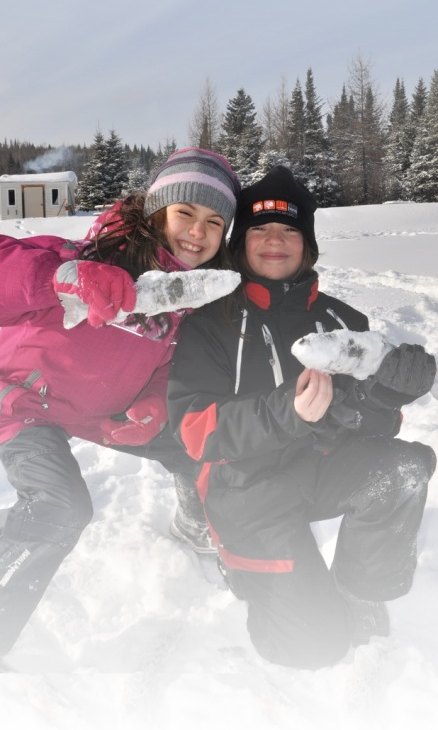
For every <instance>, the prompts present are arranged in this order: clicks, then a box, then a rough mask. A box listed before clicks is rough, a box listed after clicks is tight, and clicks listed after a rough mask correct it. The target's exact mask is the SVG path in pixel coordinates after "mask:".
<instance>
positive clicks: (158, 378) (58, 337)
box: [0, 236, 187, 444]
mask: <svg viewBox="0 0 438 730" xmlns="http://www.w3.org/2000/svg"><path fill="white" fill-rule="evenodd" d="M83 245H84V244H83V242H72V241H66V240H64V239H62V238H58V237H56V236H34V237H31V238H22V239H15V238H12V237H9V236H0V267H1V272H2V276H1V279H2V283H1V286H0V442H4V441H7V440H9V439H11V438H13V437H14V436H15V435H16V434H17V433H18V432H19V431H20V430H22V429H23V428H26V427H29V426H36V425H48V424H50V425H57V426H60V427H61V428H63V429H64V430H65V431H66V432H67V433H68V434H69V435H72V436H78V437H80V438H84V439H87V440H90V441H95V442H96V443H104V444H108V443H111V437H109V436H108V423H110V424H111V423H112V421H108V419H110V418H111V416H112V415H114V414H119V413H122V412H125V411H126V410H127V409H128V408H129V407H130V406H132V405H133V404H135V403H138V402H143V401H144V399H145V397H146V398H148V397H149V395H150V396H151V397H152V400H153V402H154V404H155V405H156V403H157V398H158V399H159V403H160V407H159V409H158V411H159V414H157V416H156V419H157V423H156V425H155V429H152V430H154V431H155V433H158V432H159V431H160V430H161V428H162V427H163V422H165V421H166V420H167V410H166V390H167V374H168V365H169V362H170V360H171V358H172V354H173V347H174V345H175V337H176V334H177V330H178V328H179V325H180V323H181V321H182V316H183V314H184V313H183V312H175V313H172V314H170V315H168V321H169V322H170V327H169V329H168V331H166V333H165V334H164V337H162V338H161V339H157V335H160V334H161V333H160V332H157V325H156V324H155V323H154V322H153V321H152V320H149V319H147V320H146V323H147V324H150V325H151V328H147V327H144V326H143V327H142V326H141V325H140V326H139V325H138V324H137V323H135V324H133V325H132V326H131V327H129V317H128V320H127V321H126V322H125V323H124V324H123V325H122V326H114V325H105V326H103V327H100V328H98V329H95V328H93V327H91V326H90V325H89V324H88V323H87V322H82V323H81V324H79V325H77V326H76V327H74V328H73V329H70V330H66V329H64V327H63V315H64V310H63V308H62V306H61V304H60V302H59V301H58V298H57V296H56V294H55V292H54V291H53V288H52V278H53V275H54V273H55V271H56V269H57V268H58V266H60V264H62V263H63V262H64V261H67V260H69V259H75V258H78V253H79V251H80V249H81V247H82V246H83ZM160 252H161V264H162V267H161V268H162V269H163V270H165V271H179V270H184V269H186V268H187V267H186V266H185V265H184V264H183V263H182V262H181V261H179V260H178V259H176V258H175V257H174V256H172V255H171V254H170V253H168V252H167V251H166V250H165V249H160ZM125 325H126V328H125ZM158 329H159V327H158ZM154 338H155V339H154ZM155 411H156V408H155ZM155 411H154V412H155ZM155 433H154V434H153V435H155ZM151 437H152V436H150V435H149V438H151ZM146 440H148V439H146ZM128 443H129V442H128Z"/></svg>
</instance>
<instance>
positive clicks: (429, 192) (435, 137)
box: [407, 70, 438, 202]
mask: <svg viewBox="0 0 438 730" xmlns="http://www.w3.org/2000/svg"><path fill="white" fill-rule="evenodd" d="M411 160H412V161H411V166H410V168H409V172H408V175H407V183H408V189H409V192H410V194H411V197H412V198H413V200H417V201H424V202H436V201H438V70H436V71H434V73H433V76H432V80H431V83H430V88H429V95H428V99H427V105H426V109H425V112H424V114H423V116H422V117H421V120H420V126H419V129H418V133H417V136H416V139H415V142H414V147H413V150H412V158H411Z"/></svg>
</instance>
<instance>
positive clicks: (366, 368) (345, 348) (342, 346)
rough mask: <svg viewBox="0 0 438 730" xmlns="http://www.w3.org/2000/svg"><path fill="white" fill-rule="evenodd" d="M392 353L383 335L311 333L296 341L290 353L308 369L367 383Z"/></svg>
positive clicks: (346, 331)
mask: <svg viewBox="0 0 438 730" xmlns="http://www.w3.org/2000/svg"><path fill="white" fill-rule="evenodd" d="M391 349H392V345H390V344H389V343H388V342H387V341H386V339H385V338H384V337H383V336H382V335H381V334H380V332H352V331H351V330H347V329H342V330H335V331H334V332H321V333H317V332H311V333H310V334H308V335H306V336H305V337H301V339H299V340H297V341H296V342H294V343H293V345H292V347H291V352H292V354H293V355H295V357H296V358H297V360H299V361H300V363H301V364H302V365H304V366H305V367H306V368H313V369H314V370H322V371H323V372H325V373H331V374H334V373H343V374H344V375H354V377H355V378H357V379H358V380H365V378H367V377H368V376H369V375H373V374H374V373H375V372H377V370H378V368H379V367H380V365H381V363H382V360H383V358H384V357H385V355H386V354H387V353H388V352H389V351H390V350H391Z"/></svg>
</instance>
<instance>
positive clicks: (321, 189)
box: [304, 69, 336, 205]
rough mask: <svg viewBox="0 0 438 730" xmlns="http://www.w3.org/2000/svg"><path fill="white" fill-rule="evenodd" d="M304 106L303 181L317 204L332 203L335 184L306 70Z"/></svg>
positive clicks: (317, 104)
mask: <svg viewBox="0 0 438 730" xmlns="http://www.w3.org/2000/svg"><path fill="white" fill-rule="evenodd" d="M305 99H306V101H305V107H304V122H305V128H304V182H305V183H306V185H307V187H308V188H309V190H311V192H312V193H313V194H314V196H315V198H316V200H317V202H318V204H319V205H332V204H333V203H334V202H335V198H336V195H335V189H336V183H335V181H334V178H333V176H332V173H331V170H330V156H329V150H328V143H327V139H326V136H325V132H324V127H323V124H322V117H321V106H322V102H321V100H320V99H319V98H318V96H317V93H316V89H315V83H314V79H313V73H312V70H311V69H309V70H308V71H307V78H306V91H305Z"/></svg>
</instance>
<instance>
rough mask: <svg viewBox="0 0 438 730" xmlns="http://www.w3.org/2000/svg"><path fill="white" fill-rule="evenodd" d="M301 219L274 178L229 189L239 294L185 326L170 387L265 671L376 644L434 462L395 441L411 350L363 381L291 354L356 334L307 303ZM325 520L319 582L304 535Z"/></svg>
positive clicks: (316, 560)
mask: <svg viewBox="0 0 438 730" xmlns="http://www.w3.org/2000/svg"><path fill="white" fill-rule="evenodd" d="M315 207H316V206H315V202H314V200H313V198H312V196H311V195H310V193H309V192H308V190H307V189H306V188H304V187H303V186H301V185H300V184H299V183H298V182H297V181H296V180H295V179H294V178H293V176H292V174H291V172H290V171H289V170H287V169H286V168H283V167H276V168H274V169H273V170H272V171H271V172H269V173H268V174H267V175H266V176H265V177H264V178H263V179H262V180H261V181H259V182H258V183H256V184H254V185H252V186H250V187H248V188H246V189H245V190H243V191H242V193H241V196H240V198H239V202H238V206H237V211H236V216H235V221H234V227H233V231H232V235H231V240H230V248H231V253H232V254H233V256H234V259H235V262H236V266H237V269H238V270H239V271H240V272H241V273H242V280H243V286H242V289H241V290H240V291H237V293H235V294H232V295H230V297H228V298H227V300H223V301H222V302H217V303H213V304H209V305H207V306H206V307H204V308H202V309H200V310H199V311H198V312H196V313H194V315H193V316H192V317H190V318H188V320H187V321H186V322H185V323H184V326H183V334H182V337H181V341H180V344H179V346H178V347H177V350H176V353H175V358H174V365H173V368H172V372H171V378H170V381H169V414H170V423H171V428H172V429H173V430H174V432H175V433H176V436H177V438H178V439H179V441H180V442H181V443H182V444H183V445H184V447H185V448H186V450H187V453H188V454H189V455H190V456H191V457H192V458H193V459H196V460H197V461H198V462H199V464H200V467H201V468H200V470H199V476H198V479H197V485H198V490H199V493H200V496H201V498H202V500H203V502H204V507H205V510H206V514H207V517H208V520H209V522H210V525H211V529H212V532H213V534H214V535H215V539H216V541H217V543H218V545H219V547H218V551H219V555H220V558H221V561H222V564H223V567H224V570H225V573H226V577H227V580H228V582H229V585H230V587H231V589H232V590H233V591H234V593H235V594H236V595H237V596H238V597H239V598H242V599H244V600H245V601H247V603H248V630H249V633H250V636H251V639H252V641H253V643H254V645H255V647H256V648H257V650H258V651H259V652H260V654H261V655H262V656H264V657H265V658H267V659H269V660H271V661H273V662H277V663H279V664H284V665H291V666H295V667H301V668H318V667H321V666H324V665H328V664H332V663H334V662H336V661H337V660H339V659H340V658H341V657H342V656H343V655H344V654H345V653H346V651H347V650H348V647H349V646H350V645H351V644H353V645H357V644H359V643H363V642H367V641H368V640H369V638H370V636H371V635H373V634H387V633H388V631H389V624H388V616H387V612H386V608H385V604H384V601H386V600H388V599H394V598H397V597H398V596H401V595H403V594H404V593H406V592H407V591H408V590H409V588H410V586H411V583H412V578H413V574H414V570H415V564H416V559H415V540H416V534H417V530H418V527H419V524H420V520H421V516H422V512H423V508H424V502H425V499H426V490H427V483H428V480H429V478H430V476H431V474H432V473H433V470H434V468H435V463H436V459H435V455H434V453H433V451H432V449H430V448H429V447H428V446H425V445H423V444H419V443H406V442H404V441H401V440H398V439H395V438H394V436H395V435H396V434H397V432H398V430H399V427H400V407H401V406H402V405H403V404H405V403H408V402H410V401H412V400H414V399H415V398H417V397H419V396H421V395H423V394H424V393H426V392H427V391H428V390H429V389H430V388H431V386H432V383H433V380H434V374H435V371H436V366H435V362H434V359H433V358H432V357H431V356H429V355H427V354H426V353H425V351H424V350H423V348H421V347H417V346H413V347H411V349H410V350H409V351H407V347H406V346H401V347H399V348H395V349H394V350H392V351H391V352H390V353H389V354H388V355H387V356H386V358H385V360H384V361H383V362H382V365H381V367H380V369H379V371H378V373H377V374H376V375H375V376H373V377H370V378H369V379H368V380H366V381H364V382H363V383H362V382H360V381H357V380H355V379H354V378H353V377H351V376H347V375H344V376H341V375H338V376H334V377H333V379H332V377H331V376H329V375H326V374H324V373H321V372H317V371H309V370H303V368H302V366H301V365H300V363H299V362H298V361H297V360H296V359H295V358H294V356H293V355H292V353H291V345H292V344H293V343H294V342H295V341H296V340H297V339H299V338H300V337H302V336H304V335H306V334H308V333H310V332H315V331H331V330H334V329H339V328H341V327H345V328H348V329H350V330H359V331H360V330H366V329H368V321H367V318H366V317H365V316H364V315H363V314H361V313H360V312H358V311H356V310H354V309H352V308H351V307H350V306H348V305H347V304H345V303H344V302H342V301H340V300H338V299H335V298H333V297H329V296H327V295H325V294H323V293H320V292H318V277H317V274H316V272H315V271H314V270H313V265H314V263H315V262H316V260H317V257H318V247H317V242H316V239H315V232H314V211H315ZM224 302H226V306H224ZM406 359H407V360H408V362H409V365H412V367H409V366H408V367H405V365H406ZM339 515H343V516H344V517H343V521H342V525H341V528H340V532H339V537H338V542H337V548H336V554H335V558H334V561H333V564H332V567H331V570H329V569H328V568H327V566H326V564H325V562H324V560H323V558H322V556H321V554H320V552H319V550H318V548H317V545H316V542H315V539H314V537H313V535H312V532H311V529H310V523H311V522H312V521H315V520H322V519H329V518H333V517H336V516H339Z"/></svg>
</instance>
